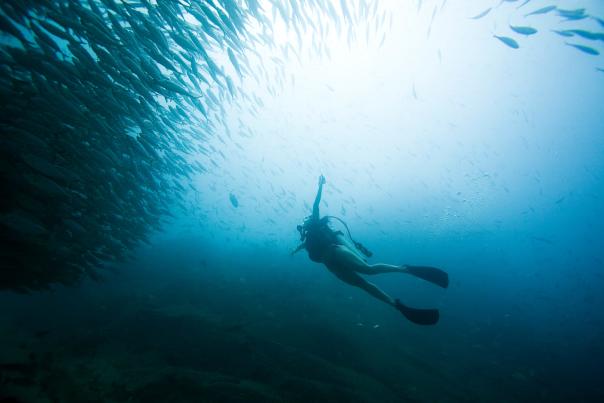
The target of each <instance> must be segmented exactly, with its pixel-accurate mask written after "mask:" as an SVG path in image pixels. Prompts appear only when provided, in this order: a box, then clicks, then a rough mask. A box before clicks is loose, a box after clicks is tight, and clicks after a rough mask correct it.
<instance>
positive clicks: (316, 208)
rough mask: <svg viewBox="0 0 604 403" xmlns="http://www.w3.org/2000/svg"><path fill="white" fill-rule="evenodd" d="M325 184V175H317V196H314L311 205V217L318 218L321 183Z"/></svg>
mask: <svg viewBox="0 0 604 403" xmlns="http://www.w3.org/2000/svg"><path fill="white" fill-rule="evenodd" d="M324 184H325V177H324V176H323V175H321V176H319V190H317V197H315V202H314V204H313V205H312V217H313V218H315V219H317V220H318V219H319V203H321V192H322V191H323V185H324Z"/></svg>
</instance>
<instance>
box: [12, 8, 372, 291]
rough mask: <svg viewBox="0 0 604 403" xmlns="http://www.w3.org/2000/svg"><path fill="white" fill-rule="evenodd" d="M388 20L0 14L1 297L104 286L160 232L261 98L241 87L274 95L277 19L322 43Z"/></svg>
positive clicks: (343, 15) (36, 11)
mask: <svg viewBox="0 0 604 403" xmlns="http://www.w3.org/2000/svg"><path fill="white" fill-rule="evenodd" d="M268 7H270V8H272V18H273V21H271V18H270V17H271V15H270V13H269V12H268V11H267V9H268ZM376 9H377V0H367V1H364V0H361V1H354V2H352V1H348V0H341V1H337V2H333V1H327V0H305V1H300V2H298V1H289V2H287V1H281V0H270V1H262V2H261V1H258V0H179V1H176V0H81V1H76V0H49V1H44V2H40V1H24V0H3V1H2V2H0V30H1V34H2V35H1V37H0V97H1V102H0V116H1V120H0V125H1V131H2V137H1V138H0V181H1V184H0V185H1V187H2V189H3V190H2V197H1V198H0V289H11V290H15V291H19V292H28V291H30V290H37V289H44V288H47V287H48V286H49V285H50V284H54V283H61V284H67V285H70V284H74V283H76V282H77V281H78V280H79V279H81V278H82V277H83V275H87V276H89V277H92V278H97V277H99V276H101V275H102V272H103V270H105V269H107V268H109V267H110V266H111V263H112V262H116V261H123V260H124V259H126V258H128V256H129V254H130V252H131V251H132V250H133V249H134V248H135V247H136V246H137V245H139V244H141V242H145V241H147V240H148V237H149V234H150V233H151V232H152V231H153V230H154V229H159V228H161V225H162V220H163V218H164V217H166V216H169V215H170V211H172V209H173V208H174V206H175V205H178V203H180V202H181V199H182V195H183V193H184V191H185V189H186V188H187V186H189V183H188V179H189V178H190V177H191V176H192V175H194V174H196V173H199V172H203V170H204V167H203V166H202V165H201V164H200V163H199V162H198V161H194V160H193V159H192V158H189V157H190V156H192V155H195V154H197V153H206V154H207V153H208V150H207V149H206V147H205V143H204V139H207V138H209V137H210V136H212V135H213V133H215V131H216V127H217V126H219V125H220V124H221V116H222V115H223V114H222V113H221V110H222V108H223V104H224V103H226V102H236V99H237V98H242V99H247V100H249V99H250V98H251V99H254V98H253V97H254V94H246V93H244V92H243V91H240V87H239V86H238V84H237V83H238V82H241V80H242V78H243V77H246V78H247V77H252V78H255V79H256V80H257V81H260V82H262V81H266V82H267V85H270V83H269V82H268V81H269V80H267V79H265V77H268V76H269V74H268V73H267V71H266V69H265V70H264V71H255V70H254V71H252V70H251V69H250V68H249V67H248V57H250V56H249V55H253V54H254V44H255V43H258V42H263V43H270V42H272V41H273V32H272V26H273V24H274V20H275V19H277V18H281V19H283V21H284V22H285V23H286V24H287V26H288V29H290V30H292V31H295V32H296V33H297V34H298V35H299V36H300V35H302V34H301V32H305V33H309V32H310V33H311V34H312V35H313V36H316V38H317V39H316V42H317V43H318V42H320V40H321V37H322V35H324V34H325V32H324V31H325V29H326V27H327V25H328V24H327V21H329V22H330V23H332V24H333V22H335V23H336V26H337V27H338V29H340V28H341V29H342V30H343V31H346V30H347V29H348V30H349V31H352V28H351V27H352V26H354V24H355V22H356V21H358V20H361V19H363V20H366V19H368V17H369V14H372V13H373V14H375V13H376ZM251 26H253V27H256V28H257V27H258V26H259V27H261V29H260V30H258V29H254V30H251V29H250V27H251ZM257 31H258V33H256V32H257ZM252 32H253V33H252ZM291 51H292V52H294V51H295V49H291ZM277 62H278V60H277ZM256 70H257V69H256ZM257 102H258V103H260V102H261V101H260V100H257ZM233 197H234V196H233ZM235 200H236V199H235ZM233 203H234V204H235V202H233Z"/></svg>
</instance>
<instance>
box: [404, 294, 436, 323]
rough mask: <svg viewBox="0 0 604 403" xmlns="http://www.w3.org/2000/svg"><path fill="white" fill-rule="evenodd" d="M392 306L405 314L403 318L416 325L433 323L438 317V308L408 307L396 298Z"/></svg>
mask: <svg viewBox="0 0 604 403" xmlns="http://www.w3.org/2000/svg"><path fill="white" fill-rule="evenodd" d="M394 307H395V308H396V309H397V310H398V311H399V312H400V313H402V314H403V315H405V318H407V319H409V320H410V321H411V322H413V323H415V324H417V325H435V324H436V322H438V319H439V317H440V314H439V312H438V309H417V308H410V307H408V306H405V305H403V304H402V303H401V301H400V300H398V299H397V300H396V301H395V304H394Z"/></svg>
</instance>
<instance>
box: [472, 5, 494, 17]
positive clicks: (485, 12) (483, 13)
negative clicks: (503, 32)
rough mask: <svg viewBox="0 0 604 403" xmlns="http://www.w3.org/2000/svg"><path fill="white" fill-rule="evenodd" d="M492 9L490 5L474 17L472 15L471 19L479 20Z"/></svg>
mask: <svg viewBox="0 0 604 403" xmlns="http://www.w3.org/2000/svg"><path fill="white" fill-rule="evenodd" d="M491 10H492V7H489V8H487V9H486V10H484V11H483V12H481V13H478V14H476V15H475V16H474V17H470V19H472V20H478V19H480V18H482V17H484V16H486V15H487V14H488V13H489V12H490V11H491Z"/></svg>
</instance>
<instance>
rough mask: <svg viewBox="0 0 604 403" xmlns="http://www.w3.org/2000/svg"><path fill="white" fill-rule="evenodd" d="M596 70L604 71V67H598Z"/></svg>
mask: <svg viewBox="0 0 604 403" xmlns="http://www.w3.org/2000/svg"><path fill="white" fill-rule="evenodd" d="M596 71H599V72H601V73H604V67H596Z"/></svg>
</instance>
